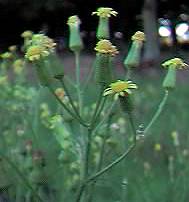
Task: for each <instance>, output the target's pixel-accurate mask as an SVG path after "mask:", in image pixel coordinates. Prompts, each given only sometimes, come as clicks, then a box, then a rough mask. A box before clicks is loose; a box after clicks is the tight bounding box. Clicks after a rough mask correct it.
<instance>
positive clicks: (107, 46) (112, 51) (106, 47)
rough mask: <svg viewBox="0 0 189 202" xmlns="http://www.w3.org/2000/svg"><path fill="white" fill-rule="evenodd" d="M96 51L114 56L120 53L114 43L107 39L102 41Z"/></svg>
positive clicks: (97, 45)
mask: <svg viewBox="0 0 189 202" xmlns="http://www.w3.org/2000/svg"><path fill="white" fill-rule="evenodd" d="M95 50H96V51H97V52H98V53H101V54H109V55H111V56H114V55H116V54H118V53H119V51H118V50H117V48H116V46H113V45H112V43H111V42H110V41H109V40H107V39H102V40H100V41H99V42H98V43H97V44H96V47H95Z"/></svg>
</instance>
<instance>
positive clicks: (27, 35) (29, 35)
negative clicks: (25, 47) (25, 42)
mask: <svg viewBox="0 0 189 202" xmlns="http://www.w3.org/2000/svg"><path fill="white" fill-rule="evenodd" d="M32 35H33V32H32V31H30V30H26V31H24V32H23V33H22V34H21V37H22V38H31V37H32Z"/></svg>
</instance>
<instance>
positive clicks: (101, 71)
mask: <svg viewBox="0 0 189 202" xmlns="http://www.w3.org/2000/svg"><path fill="white" fill-rule="evenodd" d="M95 78H96V82H97V83H98V84H99V85H100V86H102V88H106V87H107V86H108V85H109V84H110V83H111V82H112V81H113V76H112V58H111V56H109V55H107V54H97V55H96V59H95Z"/></svg>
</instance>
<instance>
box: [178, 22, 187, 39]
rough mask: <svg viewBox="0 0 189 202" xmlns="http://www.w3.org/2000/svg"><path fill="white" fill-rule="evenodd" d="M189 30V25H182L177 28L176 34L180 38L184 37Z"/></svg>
mask: <svg viewBox="0 0 189 202" xmlns="http://www.w3.org/2000/svg"><path fill="white" fill-rule="evenodd" d="M188 30H189V25H188V24H187V23H184V22H183V23H180V24H178V25H177V26H176V34H177V35H178V36H183V35H184V34H185V33H186V32H187V31H188Z"/></svg>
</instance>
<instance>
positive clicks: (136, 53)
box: [124, 31, 145, 68]
mask: <svg viewBox="0 0 189 202" xmlns="http://www.w3.org/2000/svg"><path fill="white" fill-rule="evenodd" d="M144 40H145V35H144V33H143V32H139V31H138V32H136V33H135V34H134V35H133V36H132V41H133V42H132V45H131V48H130V50H129V53H128V55H127V57H126V58H125V60H124V66H125V67H126V68H131V67H137V66H139V63H140V56H141V50H142V45H143V41H144Z"/></svg>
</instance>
